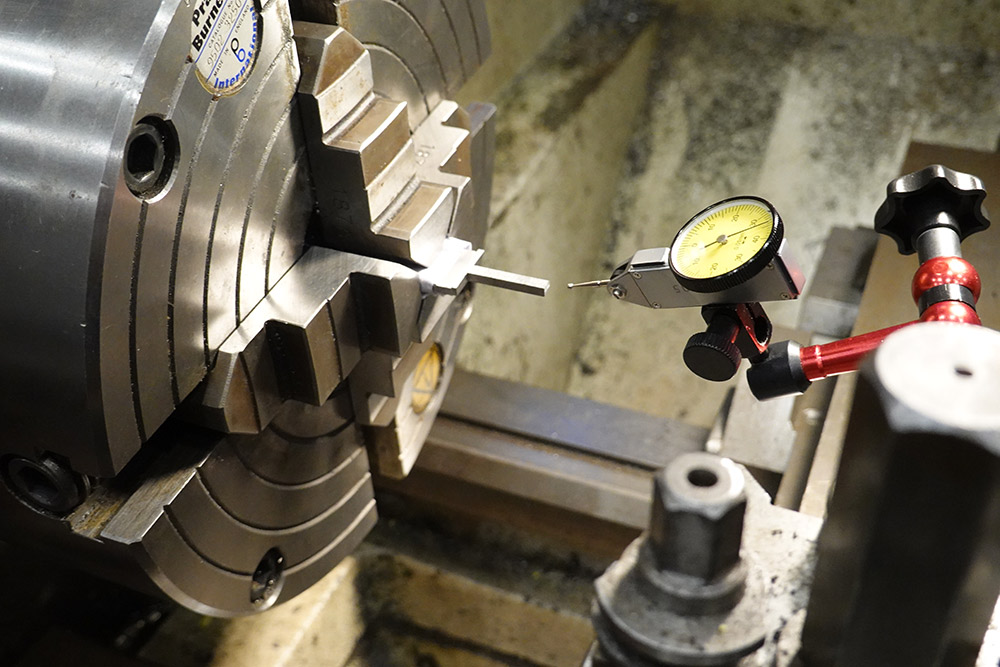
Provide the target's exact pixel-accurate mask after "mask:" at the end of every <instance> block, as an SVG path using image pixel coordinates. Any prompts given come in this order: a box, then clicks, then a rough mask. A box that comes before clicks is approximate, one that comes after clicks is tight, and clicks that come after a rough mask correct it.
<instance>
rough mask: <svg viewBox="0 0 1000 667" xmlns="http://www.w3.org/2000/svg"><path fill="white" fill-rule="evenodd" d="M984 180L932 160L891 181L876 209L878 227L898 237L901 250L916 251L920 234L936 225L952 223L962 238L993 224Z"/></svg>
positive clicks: (950, 225)
mask: <svg viewBox="0 0 1000 667" xmlns="http://www.w3.org/2000/svg"><path fill="white" fill-rule="evenodd" d="M985 198H986V190H985V189H984V188H983V182H982V181H981V180H979V179H978V178H976V177H975V176H972V175H971V174H964V173H962V172H960V171H955V170H954V169H949V168H948V167H943V166H941V165H939V164H932V165H931V166H929V167H924V168H923V169H921V170H920V171H915V172H913V173H912V174H907V175H905V176H900V177H899V178H897V179H896V180H894V181H892V182H891V183H889V185H888V187H887V188H886V198H885V201H884V202H882V205H881V206H880V207H879V209H878V212H876V213H875V231H877V232H879V233H881V234H885V235H886V236H889V237H891V238H892V239H893V240H894V241H896V245H898V246H899V252H900V253H902V254H904V255H912V254H913V253H914V252H916V241H917V238H918V237H919V236H920V235H921V234H923V233H924V232H926V231H927V230H928V229H933V228H934V227H951V228H952V229H954V230H955V232H956V233H957V234H958V237H959V239H965V237H967V236H969V235H971V234H975V233H976V232H981V231H983V230H984V229H986V228H987V227H989V226H990V218H989V216H988V214H987V213H986V209H985V208H984V207H983V199H985Z"/></svg>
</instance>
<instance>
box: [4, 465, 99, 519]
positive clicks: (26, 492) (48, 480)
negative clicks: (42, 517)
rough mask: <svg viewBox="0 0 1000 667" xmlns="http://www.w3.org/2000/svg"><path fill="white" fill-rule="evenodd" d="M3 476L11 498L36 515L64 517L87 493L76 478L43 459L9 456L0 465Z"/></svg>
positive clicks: (65, 468)
mask: <svg viewBox="0 0 1000 667" xmlns="http://www.w3.org/2000/svg"><path fill="white" fill-rule="evenodd" d="M3 477H4V482H5V483H6V484H7V487H8V488H9V489H10V490H11V491H12V492H13V493H14V495H16V496H17V497H18V498H19V499H20V500H21V501H22V502H23V503H25V504H26V505H28V506H29V507H31V508H32V509H34V510H37V511H40V512H49V513H52V514H66V513H67V512H69V511H70V510H72V509H74V508H76V507H77V506H78V505H79V504H80V503H82V502H83V499H84V497H86V493H87V484H86V482H85V480H84V479H83V478H82V477H81V476H80V475H77V474H76V473H74V472H73V471H72V470H71V469H70V468H69V467H68V466H65V465H63V464H61V463H59V462H57V461H55V460H54V459H52V458H51V457H47V456H46V457H43V458H42V459H41V460H40V461H33V460H31V459H27V458H24V457H21V456H12V457H9V458H8V459H7V460H6V461H5V462H4V465H3Z"/></svg>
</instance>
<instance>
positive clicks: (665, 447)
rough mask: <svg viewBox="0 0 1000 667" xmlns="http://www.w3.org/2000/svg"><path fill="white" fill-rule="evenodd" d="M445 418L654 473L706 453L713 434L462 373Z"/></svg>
mask: <svg viewBox="0 0 1000 667" xmlns="http://www.w3.org/2000/svg"><path fill="white" fill-rule="evenodd" d="M441 415H442V416H445V417H450V418H452V419H457V420H462V421H465V422H470V423H473V424H479V425H482V426H485V427H488V428H490V429H493V430H496V431H501V432H506V433H510V434H515V435H519V436H524V437H527V438H533V439H536V440H539V441H542V442H547V443H551V444H554V445H557V446H561V447H565V448H567V449H569V450H575V451H577V452H581V453H585V454H590V455H596V456H599V457H601V458H604V459H608V460H611V461H619V462H622V463H628V464H630V465H637V466H640V467H643V468H646V469H649V470H655V469H657V468H662V467H663V466H664V465H666V464H667V462H669V461H670V460H671V459H673V458H674V457H676V456H678V455H679V454H683V453H685V452H695V451H704V447H705V441H706V439H707V437H708V429H705V428H702V427H699V426H692V425H690V424H684V423H682V422H678V421H673V420H670V419H665V418H662V417H653V416H651V415H647V414H643V413H641V412H635V411H633V410H627V409H624V408H619V407H615V406H612V405H607V404H605V403H598V402H596V401H590V400H587V399H585V398H578V397H575V396H569V395H567V394H563V393H560V392H556V391H549V390H547V389H539V388H537V387H529V386H527V385H523V384H519V383H516V382H508V381H506V380H500V379H497V378H490V377H485V376H482V375H476V374H474V373H469V372H467V371H462V370H457V371H456V372H455V375H454V377H453V378H452V381H451V386H450V388H449V391H448V394H447V395H446V396H445V399H444V404H443V405H442V407H441Z"/></svg>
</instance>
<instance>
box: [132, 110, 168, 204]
mask: <svg viewBox="0 0 1000 667" xmlns="http://www.w3.org/2000/svg"><path fill="white" fill-rule="evenodd" d="M178 153H179V143H178V140H177V131H176V130H175V129H174V125H173V123H171V122H170V121H168V120H164V119H162V118H160V117H158V116H146V117H145V118H143V119H142V120H140V121H139V122H138V123H136V125H135V127H134V128H132V132H131V133H130V134H129V137H128V140H127V141H126V142H125V160H124V163H123V166H122V168H123V170H124V173H125V184H126V185H128V189H129V190H131V191H132V194H134V195H135V196H136V197H139V198H140V199H147V200H148V199H152V198H154V197H156V196H157V195H159V194H160V193H161V192H163V190H164V189H165V188H166V187H167V185H169V184H170V181H171V177H172V176H173V174H174V167H175V166H176V164H177V156H178Z"/></svg>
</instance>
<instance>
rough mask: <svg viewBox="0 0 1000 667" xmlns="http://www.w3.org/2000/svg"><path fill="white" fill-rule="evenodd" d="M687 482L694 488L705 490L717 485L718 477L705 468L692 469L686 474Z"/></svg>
mask: <svg viewBox="0 0 1000 667" xmlns="http://www.w3.org/2000/svg"><path fill="white" fill-rule="evenodd" d="M687 480H688V481H689V482H691V484H693V485H694V486H698V487H701V488H705V489H707V488H709V487H712V486H715V485H716V484H718V483H719V476H718V475H716V474H715V473H714V472H712V471H711V470H708V469H707V468H694V469H693V470H691V471H689V472H688V474H687Z"/></svg>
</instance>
